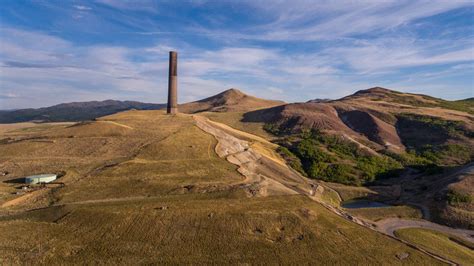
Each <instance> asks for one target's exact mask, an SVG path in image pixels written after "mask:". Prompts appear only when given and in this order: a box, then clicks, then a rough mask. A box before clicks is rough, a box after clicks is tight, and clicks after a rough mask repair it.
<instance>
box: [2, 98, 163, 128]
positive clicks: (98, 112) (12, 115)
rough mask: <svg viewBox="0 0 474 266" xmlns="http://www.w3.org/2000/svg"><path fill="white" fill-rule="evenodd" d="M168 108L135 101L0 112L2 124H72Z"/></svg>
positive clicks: (96, 102)
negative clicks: (35, 122)
mask: <svg viewBox="0 0 474 266" xmlns="http://www.w3.org/2000/svg"><path fill="white" fill-rule="evenodd" d="M164 107H166V105H165V104H154V103H141V102H134V101H115V100H106V101H91V102H72V103H62V104H58V105H54V106H50V107H43V108H38V109H33V108H30V109H18V110H12V111H0V123H19V122H28V121H37V122H71V121H84V120H93V119H95V118H97V117H101V116H105V115H110V114H114V113H117V112H121V111H125V110H130V109H137V110H158V109H162V108H164Z"/></svg>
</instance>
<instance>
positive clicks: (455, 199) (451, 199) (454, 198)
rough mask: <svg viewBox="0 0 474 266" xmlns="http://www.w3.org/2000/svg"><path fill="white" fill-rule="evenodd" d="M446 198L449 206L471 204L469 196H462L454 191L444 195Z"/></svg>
mask: <svg viewBox="0 0 474 266" xmlns="http://www.w3.org/2000/svg"><path fill="white" fill-rule="evenodd" d="M446 197H447V199H448V203H449V205H456V204H460V203H471V202H472V200H473V199H472V196H471V195H466V194H462V193H460V192H458V191H455V190H449V191H448V193H447V194H446Z"/></svg>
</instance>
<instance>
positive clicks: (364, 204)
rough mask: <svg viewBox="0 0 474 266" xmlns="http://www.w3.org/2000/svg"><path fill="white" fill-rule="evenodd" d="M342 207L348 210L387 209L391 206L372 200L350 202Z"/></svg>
mask: <svg viewBox="0 0 474 266" xmlns="http://www.w3.org/2000/svg"><path fill="white" fill-rule="evenodd" d="M342 207H344V208H346V209H361V208H385V207H391V205H388V204H384V203H381V202H376V201H370V200H349V201H345V202H343V203H342Z"/></svg>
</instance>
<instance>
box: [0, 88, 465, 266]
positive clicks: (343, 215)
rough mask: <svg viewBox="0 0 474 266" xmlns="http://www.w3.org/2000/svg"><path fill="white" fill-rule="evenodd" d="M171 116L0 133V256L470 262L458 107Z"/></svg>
mask: <svg viewBox="0 0 474 266" xmlns="http://www.w3.org/2000/svg"><path fill="white" fill-rule="evenodd" d="M68 106H69V107H72V106H71V105H68ZM82 106H84V105H82ZM133 108H134V109H138V108H135V107H133ZM179 109H180V110H181V111H182V113H180V114H177V115H166V114H165V112H164V110H120V111H121V112H118V113H114V114H109V115H106V116H97V117H88V118H86V119H83V121H73V122H63V123H53V122H48V123H32V122H23V123H13V124H8V125H1V128H0V150H1V152H0V180H1V181H2V182H1V183H0V232H1V233H0V243H2V245H1V247H0V259H1V261H6V262H8V263H10V264H35V263H38V264H64V263H75V264H83V263H87V264H101V263H110V264H136V263H141V264H149V263H162V264H168V263H169V264H189V263H193V264H215V263H217V264H229V263H231V264H238V263H239V264H240V263H252V264H261V263H278V264H299V263H308V262H314V263H325V264H355V263H364V264H365V263H368V264H401V263H403V264H405V263H406V264H429V265H437V264H446V263H458V264H469V263H470V262H471V261H473V259H474V255H473V252H472V245H473V244H472V243H473V239H472V236H473V231H472V229H473V226H474V225H473V224H472V221H473V220H474V218H473V217H474V216H473V202H472V195H473V194H474V191H473V182H472V180H473V176H474V166H473V164H472V158H473V157H474V155H473V151H474V147H473V145H474V143H473V128H474V117H473V114H472V112H473V110H474V109H473V105H472V100H469V99H468V100H465V101H445V100H441V99H437V98H433V97H429V96H425V95H417V94H409V93H401V92H396V91H393V90H387V89H383V88H379V87H377V88H372V89H368V90H363V91H359V92H356V93H355V94H353V95H350V96H347V97H344V98H342V99H338V100H324V101H310V102H306V103H284V102H281V101H273V100H264V99H259V98H256V97H253V96H249V95H246V94H245V93H243V92H241V91H239V90H236V89H231V90H227V91H225V92H223V93H220V94H218V95H215V96H212V97H209V98H206V99H203V100H200V101H197V102H192V103H186V104H182V105H180V106H179ZM69 110H73V109H69ZM114 112H116V111H114ZM50 117H55V116H54V114H51V116H50ZM61 121H64V120H61ZM71 121H72V120H71ZM42 173H52V174H57V175H58V177H59V178H58V179H57V180H55V182H52V183H47V184H42V185H29V186H27V185H25V184H24V177H25V176H29V175H33V174H42Z"/></svg>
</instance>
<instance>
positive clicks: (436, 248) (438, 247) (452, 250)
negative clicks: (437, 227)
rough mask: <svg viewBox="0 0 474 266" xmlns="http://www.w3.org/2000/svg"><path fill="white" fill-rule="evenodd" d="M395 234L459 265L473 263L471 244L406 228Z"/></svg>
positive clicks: (436, 233) (447, 236) (424, 230)
mask: <svg viewBox="0 0 474 266" xmlns="http://www.w3.org/2000/svg"><path fill="white" fill-rule="evenodd" d="M395 234H396V235H397V236H399V237H400V238H402V239H404V240H407V241H410V242H411V243H414V244H415V245H418V246H421V247H423V248H425V249H427V250H428V251H431V252H434V253H437V254H440V255H442V256H443V257H445V258H448V259H450V260H452V261H454V262H456V263H459V264H461V265H471V264H472V262H473V261H474V251H473V248H474V247H473V244H472V243H469V242H466V241H464V240H462V239H459V238H456V237H453V236H450V235H447V234H443V233H439V232H436V231H432V230H428V229H414V228H407V229H401V230H398V231H396V232H395Z"/></svg>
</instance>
